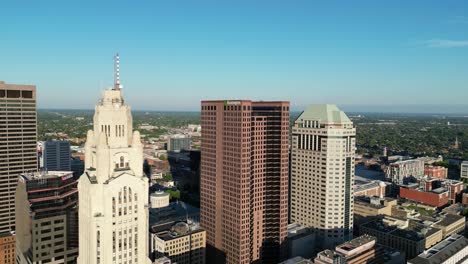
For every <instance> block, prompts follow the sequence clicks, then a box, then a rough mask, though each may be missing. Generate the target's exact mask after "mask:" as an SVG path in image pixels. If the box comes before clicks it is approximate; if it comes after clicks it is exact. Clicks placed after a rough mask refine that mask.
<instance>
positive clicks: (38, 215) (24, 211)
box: [16, 171, 78, 264]
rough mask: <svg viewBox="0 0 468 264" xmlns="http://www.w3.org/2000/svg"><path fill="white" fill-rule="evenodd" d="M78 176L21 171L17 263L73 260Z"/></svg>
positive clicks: (74, 254)
mask: <svg viewBox="0 0 468 264" xmlns="http://www.w3.org/2000/svg"><path fill="white" fill-rule="evenodd" d="M77 179H78V177H75V176H73V172H71V171H49V172H40V173H37V172H36V173H25V174H22V175H21V177H20V178H19V182H18V188H17V191H16V226H17V228H16V243H17V245H18V250H19V251H18V259H19V261H18V263H21V264H23V263H24V264H27V263H70V264H71V263H76V257H77V256H78V190H77V184H78V182H77Z"/></svg>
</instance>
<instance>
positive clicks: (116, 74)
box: [113, 52, 122, 90]
mask: <svg viewBox="0 0 468 264" xmlns="http://www.w3.org/2000/svg"><path fill="white" fill-rule="evenodd" d="M121 88H122V85H120V65H119V53H118V52H117V53H116V54H115V56H114V89H113V90H120V89H121Z"/></svg>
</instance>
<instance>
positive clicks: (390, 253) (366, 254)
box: [315, 235, 405, 264]
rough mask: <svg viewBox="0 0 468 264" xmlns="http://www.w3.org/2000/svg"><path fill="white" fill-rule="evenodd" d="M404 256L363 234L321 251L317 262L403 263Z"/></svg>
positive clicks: (325, 263)
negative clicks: (333, 247)
mask: <svg viewBox="0 0 468 264" xmlns="http://www.w3.org/2000/svg"><path fill="white" fill-rule="evenodd" d="M404 259H405V258H404V256H403V255H402V254H401V253H400V252H399V251H397V250H395V249H391V248H388V247H385V246H383V245H380V244H377V243H376V238H375V237H372V236H369V235H363V236H360V237H357V238H355V239H353V240H351V241H348V242H345V243H343V244H341V245H338V246H336V248H335V250H325V251H322V252H320V253H319V254H318V255H317V257H316V258H315V263H316V264H322V263H323V264H330V263H347V264H358V263H387V264H389V263H395V264H396V263H402V262H404Z"/></svg>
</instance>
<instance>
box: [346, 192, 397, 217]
mask: <svg viewBox="0 0 468 264" xmlns="http://www.w3.org/2000/svg"><path fill="white" fill-rule="evenodd" d="M396 204H397V200H395V199H392V198H379V197H354V215H359V216H361V217H369V216H378V215H389V216H390V215H392V206H394V205H396Z"/></svg>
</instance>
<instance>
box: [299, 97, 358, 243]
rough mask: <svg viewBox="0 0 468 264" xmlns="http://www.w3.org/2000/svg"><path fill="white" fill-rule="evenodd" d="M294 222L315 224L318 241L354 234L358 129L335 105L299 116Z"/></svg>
mask: <svg viewBox="0 0 468 264" xmlns="http://www.w3.org/2000/svg"><path fill="white" fill-rule="evenodd" d="M292 133H293V137H292V147H291V148H292V150H291V222H293V223H299V224H301V225H304V226H307V227H311V228H313V229H315V230H316V232H317V239H318V240H319V241H320V242H319V245H322V246H324V247H330V246H333V245H337V244H341V243H343V242H344V241H346V240H348V239H350V238H351V237H352V228H353V199H354V195H353V186H354V155H355V151H356V147H355V146H356V142H355V136H356V129H355V128H354V126H353V123H352V122H351V121H350V120H349V118H348V117H347V116H346V115H345V114H344V113H343V112H342V111H340V110H339V109H338V108H337V107H336V106H334V105H312V106H310V107H309V108H308V109H306V110H305V111H304V112H303V113H302V114H301V116H299V118H298V119H297V120H296V121H295V124H294V126H293V129H292Z"/></svg>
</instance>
